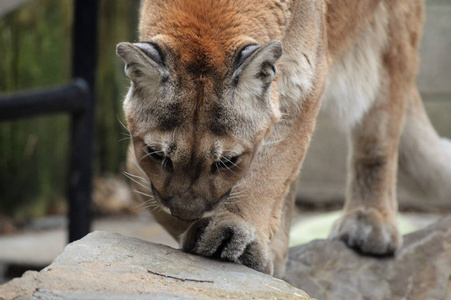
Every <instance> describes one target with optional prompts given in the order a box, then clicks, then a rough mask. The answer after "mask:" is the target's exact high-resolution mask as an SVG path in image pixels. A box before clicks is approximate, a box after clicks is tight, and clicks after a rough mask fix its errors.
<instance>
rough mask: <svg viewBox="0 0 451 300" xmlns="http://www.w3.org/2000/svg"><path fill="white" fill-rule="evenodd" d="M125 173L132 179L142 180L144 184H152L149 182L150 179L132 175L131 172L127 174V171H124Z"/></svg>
mask: <svg viewBox="0 0 451 300" xmlns="http://www.w3.org/2000/svg"><path fill="white" fill-rule="evenodd" d="M124 173H125V174H127V175H128V176H132V177H134V178H137V179H141V180H143V181H144V182H146V183H149V184H150V181H149V180H148V179H146V178H144V177H142V176H139V175H134V174H132V173H130V172H127V171H124Z"/></svg>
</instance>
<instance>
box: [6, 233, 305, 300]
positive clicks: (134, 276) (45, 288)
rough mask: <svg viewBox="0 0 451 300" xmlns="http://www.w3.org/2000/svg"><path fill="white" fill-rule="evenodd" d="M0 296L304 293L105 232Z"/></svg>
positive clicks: (281, 296)
mask: <svg viewBox="0 0 451 300" xmlns="http://www.w3.org/2000/svg"><path fill="white" fill-rule="evenodd" d="M2 297H4V298H5V299H13V298H14V299H16V298H17V299H130V298H133V299H149V298H151V299H212V298H229V299H253V298H254V299H310V298H309V297H308V295H307V294H306V293H305V292H303V291H301V290H299V289H296V288H294V287H293V286H291V285H289V284H288V283H286V282H284V281H282V280H279V279H276V278H273V277H271V276H268V275H266V274H263V273H259V272H257V271H254V270H252V269H249V268H247V267H244V266H240V265H236V264H232V263H226V262H222V261H215V260H210V259H205V258H202V257H200V256H196V255H190V254H186V253H183V252H182V251H180V250H176V249H173V248H170V247H168V246H163V245H158V244H153V243H150V242H146V241H143V240H140V239H137V238H132V237H126V236H122V235H119V234H114V233H107V232H94V233H91V234H89V235H87V236H86V237H84V238H83V239H81V240H79V241H76V242H74V243H71V244H69V245H68V246H67V247H66V248H65V249H64V251H63V252H62V253H61V254H60V255H59V256H58V257H57V258H56V260H55V261H54V262H53V263H52V264H51V265H49V266H48V267H46V268H45V269H43V270H42V271H40V272H35V271H28V272H26V273H25V274H24V275H23V276H22V277H21V278H16V279H13V280H11V281H10V282H8V283H6V284H4V285H2V286H0V298H2Z"/></svg>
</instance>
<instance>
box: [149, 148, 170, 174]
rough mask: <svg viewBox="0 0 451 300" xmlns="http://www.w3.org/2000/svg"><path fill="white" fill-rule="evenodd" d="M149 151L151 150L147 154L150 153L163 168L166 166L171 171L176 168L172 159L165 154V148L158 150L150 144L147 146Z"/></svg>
mask: <svg viewBox="0 0 451 300" xmlns="http://www.w3.org/2000/svg"><path fill="white" fill-rule="evenodd" d="M147 152H149V153H148V154H147V155H150V156H151V157H152V158H153V159H154V160H156V161H158V162H160V163H161V168H164V169H166V170H167V171H170V172H172V171H173V170H174V166H173V164H172V160H171V159H170V158H169V157H167V156H165V155H164V151H163V150H156V149H154V148H152V147H150V146H147Z"/></svg>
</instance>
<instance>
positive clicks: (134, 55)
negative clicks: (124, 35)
mask: <svg viewBox="0 0 451 300" xmlns="http://www.w3.org/2000/svg"><path fill="white" fill-rule="evenodd" d="M116 53H117V55H118V56H119V57H120V58H122V60H123V61H124V62H125V73H126V74H127V76H128V77H129V78H130V80H132V82H134V83H135V84H140V83H141V82H143V83H144V84H146V85H149V84H152V83H154V84H159V82H160V81H165V80H167V79H168V77H169V73H168V71H167V69H166V66H165V59H164V58H165V57H164V54H163V51H162V50H161V48H160V47H159V46H158V45H157V44H155V43H146V42H142V43H134V44H132V43H126V42H124V43H120V44H118V45H117V47H116Z"/></svg>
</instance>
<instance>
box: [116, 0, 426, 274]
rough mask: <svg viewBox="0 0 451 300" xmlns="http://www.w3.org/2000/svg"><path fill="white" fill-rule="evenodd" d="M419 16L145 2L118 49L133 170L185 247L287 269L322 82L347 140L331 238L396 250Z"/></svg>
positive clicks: (252, 1)
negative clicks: (344, 189)
mask: <svg viewBox="0 0 451 300" xmlns="http://www.w3.org/2000/svg"><path fill="white" fill-rule="evenodd" d="M421 20H422V3H421V1H419V0H414V1H413V0H395V1H391V0H385V1H382V0H381V1H376V0H359V1H357V0H327V1H308V0H305V1H286V0H217V1H213V0H196V1H194V0H193V1H188V0H147V1H143V4H142V7H141V20H140V40H141V43H137V44H129V43H121V44H119V45H118V50H117V51H118V55H119V56H121V57H122V59H123V60H124V61H125V62H126V63H127V66H126V72H127V74H128V76H129V77H130V79H131V80H132V86H131V88H130V92H129V94H128V95H127V97H126V100H125V102H124V111H125V114H126V117H127V122H128V127H129V129H130V133H131V136H132V138H133V148H134V150H133V154H132V155H130V156H129V158H128V169H129V170H130V173H131V174H133V175H132V177H133V178H134V179H138V184H142V186H139V185H137V188H138V189H140V191H141V192H142V193H143V194H148V197H149V198H150V199H149V200H147V201H148V203H149V204H153V203H155V205H158V207H160V209H156V210H154V211H153V213H154V214H155V216H156V218H157V220H158V221H159V222H160V223H161V224H162V225H163V226H165V227H166V228H167V229H168V231H169V232H170V233H171V234H172V235H173V236H174V237H175V238H176V239H178V240H180V241H181V246H182V248H183V249H185V250H186V251H189V252H193V253H197V254H200V255H204V256H207V257H218V258H222V259H226V260H230V261H233V262H236V263H241V264H244V265H247V266H249V267H252V268H254V269H257V270H259V271H262V272H267V273H270V274H272V273H273V272H274V274H275V275H277V276H281V275H282V274H283V272H284V261H285V259H286V254H287V247H288V234H287V233H288V228H289V223H290V219H291V209H292V206H293V201H294V191H295V188H294V186H295V184H294V181H295V178H296V177H297V175H298V174H299V170H300V166H301V163H302V159H303V157H304V155H305V152H306V150H307V147H308V144H309V141H310V138H311V135H312V132H313V129H314V127H315V119H316V116H317V114H318V110H319V109H320V104H321V98H322V95H323V93H324V91H325V90H326V92H325V104H326V105H325V109H328V110H329V111H330V112H331V115H332V116H334V117H335V118H337V120H338V122H339V123H340V124H341V125H342V127H343V128H344V129H345V130H348V131H349V133H350V134H349V137H350V138H349V140H350V148H351V149H352V151H351V153H350V156H349V180H348V193H347V202H346V205H345V212H344V214H343V216H342V218H341V219H340V220H339V221H337V223H336V225H335V227H334V229H333V231H332V233H331V237H332V238H340V239H342V240H344V241H345V242H347V243H348V245H350V246H352V247H356V248H358V249H360V250H361V251H363V252H365V253H369V254H390V253H393V252H394V251H395V250H396V248H397V247H398V246H399V244H400V237H399V234H398V231H397V229H396V225H395V215H396V207H397V205H396V199H395V194H396V193H395V184H396V171H397V158H398V140H399V138H400V135H401V132H402V128H403V121H404V119H405V111H406V107H409V105H410V104H409V103H410V102H412V101H415V99H416V97H412V95H417V94H414V93H413V91H415V85H414V81H415V75H416V72H417V50H418V39H419V36H420V31H421ZM147 42H150V44H148V43H147ZM257 44H258V45H260V46H255V45H257ZM282 48H283V55H282V56H281V50H282ZM280 56H281V57H280ZM329 67H330V73H328V72H329ZM276 69H277V75H276V73H275V72H276ZM326 81H327V87H326ZM146 82H147V83H146ZM418 110H420V112H422V115H421V116H422V118H424V112H423V110H422V107H421V106H418V105H417V106H416V111H418ZM340 118H341V119H340ZM409 118H410V114H409V117H408V119H409ZM425 126H430V125H428V124H426V125H425ZM428 128H429V127H428ZM428 130H429V129H428ZM430 130H432V131H433V129H430ZM406 143H407V142H405V143H404V144H406ZM149 151H151V152H150V153H149ZM422 153H423V152H422ZM231 159H233V161H234V163H229V162H230V160H231ZM228 161H229V162H228ZM224 166H225V167H224ZM215 167H216V169H215ZM290 187H291V188H290ZM144 198H145V197H144ZM171 214H172V215H174V216H175V217H174V216H171Z"/></svg>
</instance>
